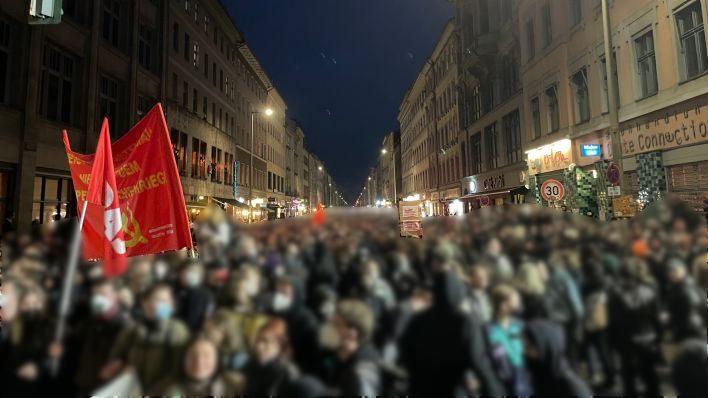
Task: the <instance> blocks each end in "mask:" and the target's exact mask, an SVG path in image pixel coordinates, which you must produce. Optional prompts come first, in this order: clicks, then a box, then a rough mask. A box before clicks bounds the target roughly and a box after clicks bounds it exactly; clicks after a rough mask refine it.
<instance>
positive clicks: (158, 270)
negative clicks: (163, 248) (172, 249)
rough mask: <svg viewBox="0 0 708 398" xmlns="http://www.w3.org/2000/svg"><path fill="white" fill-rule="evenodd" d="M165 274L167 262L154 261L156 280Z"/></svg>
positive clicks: (163, 277)
mask: <svg viewBox="0 0 708 398" xmlns="http://www.w3.org/2000/svg"><path fill="white" fill-rule="evenodd" d="M165 276H167V263H166V262H164V261H157V262H155V278H157V280H162V279H165Z"/></svg>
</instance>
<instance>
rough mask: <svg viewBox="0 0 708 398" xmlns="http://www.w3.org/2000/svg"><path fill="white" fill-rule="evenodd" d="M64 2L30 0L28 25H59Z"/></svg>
mask: <svg viewBox="0 0 708 398" xmlns="http://www.w3.org/2000/svg"><path fill="white" fill-rule="evenodd" d="M61 1H62V0H30V2H29V13H28V21H27V22H28V23H29V24H30V25H58V24H59V23H60V22H61V14H62V10H61Z"/></svg>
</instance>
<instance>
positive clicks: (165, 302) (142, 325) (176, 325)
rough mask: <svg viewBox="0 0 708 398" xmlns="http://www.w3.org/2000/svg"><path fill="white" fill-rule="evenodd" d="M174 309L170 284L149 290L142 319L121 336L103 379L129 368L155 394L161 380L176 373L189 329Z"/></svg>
mask: <svg viewBox="0 0 708 398" xmlns="http://www.w3.org/2000/svg"><path fill="white" fill-rule="evenodd" d="M174 306H175V304H174V299H173V297H172V290H171V289H170V287H169V286H168V285H162V284H157V285H155V286H153V287H152V288H151V289H149V290H148V292H147V293H146V295H145V297H144V298H143V301H142V307H143V314H144V315H143V318H142V319H141V320H140V322H138V323H136V324H134V325H132V326H130V327H128V328H125V329H123V331H121V333H120V334H119V335H118V339H117V341H116V344H115V345H114V346H113V349H112V350H111V353H110V356H109V358H110V361H109V362H108V364H107V365H106V366H104V367H103V369H102V370H101V373H100V376H101V378H102V379H103V380H110V379H112V378H113V377H115V376H116V375H117V374H118V373H120V372H121V371H123V370H124V369H125V368H126V367H127V366H130V367H132V368H133V369H134V370H135V372H136V373H137V375H138V378H139V380H140V383H141V385H142V387H143V391H152V389H153V388H155V387H156V383H157V382H159V381H160V380H161V379H163V378H164V377H169V376H174V375H176V374H177V372H178V370H179V365H180V358H182V353H183V350H184V348H185V345H186V344H187V341H188V339H189V329H187V327H186V326H185V325H184V323H182V321H180V320H177V319H174V318H173V314H174V312H175V311H174Z"/></svg>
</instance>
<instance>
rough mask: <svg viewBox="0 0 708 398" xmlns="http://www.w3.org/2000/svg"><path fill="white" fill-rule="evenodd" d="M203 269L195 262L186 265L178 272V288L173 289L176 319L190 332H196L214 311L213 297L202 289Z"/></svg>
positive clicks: (205, 289) (209, 292) (208, 291)
mask: <svg viewBox="0 0 708 398" xmlns="http://www.w3.org/2000/svg"><path fill="white" fill-rule="evenodd" d="M203 280H204V268H203V267H202V266H201V264H200V263H199V262H197V261H190V262H188V263H186V264H185V265H184V266H183V267H182V270H181V272H180V276H179V286H177V288H176V289H175V299H176V301H177V306H176V307H177V314H176V315H177V319H179V320H181V321H182V322H184V324H185V325H187V327H188V328H189V330H190V331H192V332H196V331H198V330H199V329H201V327H202V326H203V325H204V320H205V319H206V318H207V317H208V316H209V315H210V314H211V312H212V311H213V309H214V295H213V294H212V292H211V291H210V290H209V289H207V288H205V287H203Z"/></svg>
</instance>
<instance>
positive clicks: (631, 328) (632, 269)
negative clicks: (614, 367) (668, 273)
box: [608, 259, 660, 396]
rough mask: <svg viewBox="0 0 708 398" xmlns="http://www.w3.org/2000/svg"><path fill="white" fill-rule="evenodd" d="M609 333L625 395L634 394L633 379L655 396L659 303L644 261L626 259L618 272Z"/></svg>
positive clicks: (612, 295)
mask: <svg viewBox="0 0 708 398" xmlns="http://www.w3.org/2000/svg"><path fill="white" fill-rule="evenodd" d="M608 308H609V309H610V312H609V316H610V322H609V324H610V327H611V329H610V332H611V335H612V338H613V344H614V345H615V347H616V349H617V351H618V352H619V356H620V359H621V369H622V383H623V388H624V389H623V394H624V395H637V388H636V380H635V379H636V378H637V377H639V378H641V379H642V384H643V385H644V386H645V395H647V396H658V395H660V391H659V377H658V375H657V372H656V366H657V365H658V363H659V359H660V356H659V355H660V353H659V351H658V347H659V335H658V333H657V330H659V319H658V318H659V303H658V298H657V292H656V288H655V286H654V284H653V283H652V280H651V278H650V276H649V274H648V271H647V270H646V268H645V267H644V266H643V263H641V262H639V261H637V260H636V259H628V260H627V261H626V263H625V264H623V265H622V268H620V272H619V283H618V284H616V285H613V286H612V288H611V291H610V297H609V303H608Z"/></svg>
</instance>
